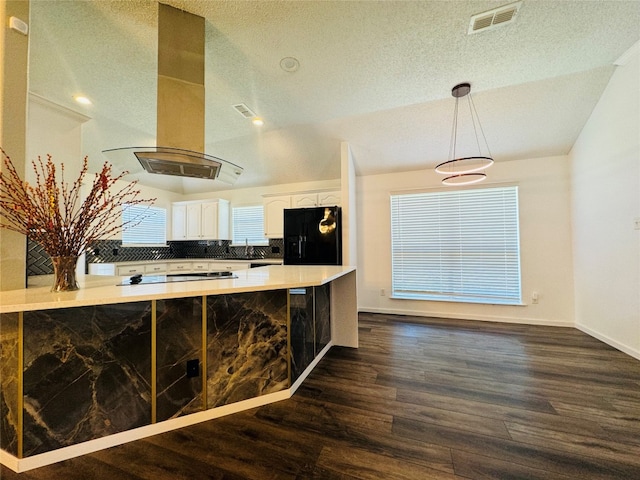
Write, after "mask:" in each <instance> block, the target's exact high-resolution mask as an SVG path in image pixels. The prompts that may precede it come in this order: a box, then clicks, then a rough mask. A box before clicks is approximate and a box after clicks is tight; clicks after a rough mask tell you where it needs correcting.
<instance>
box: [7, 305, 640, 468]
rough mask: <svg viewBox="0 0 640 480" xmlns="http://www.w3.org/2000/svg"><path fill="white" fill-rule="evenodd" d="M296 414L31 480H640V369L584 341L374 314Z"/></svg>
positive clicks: (249, 421) (516, 328)
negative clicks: (356, 343)
mask: <svg viewBox="0 0 640 480" xmlns="http://www.w3.org/2000/svg"><path fill="white" fill-rule="evenodd" d="M360 345H361V347H360V348H359V349H358V350H352V349H344V348H333V349H332V350H331V351H330V352H329V354H328V355H327V356H326V357H325V358H324V359H323V360H322V362H321V363H320V365H319V366H318V367H317V368H316V370H315V371H314V372H313V374H312V375H311V376H310V377H309V378H308V379H307V381H306V382H305V384H304V385H303V387H301V388H300V389H299V390H298V392H297V393H296V395H295V396H294V397H293V398H292V399H290V400H286V401H282V402H279V403H276V404H272V405H268V406H265V407H261V408H257V409H254V410H251V411H247V412H243V413H240V414H236V415H232V416H229V417H225V418H222V419H218V420H214V421H210V422H207V423H202V424H199V425H195V426H192V427H188V428H184V429H182V430H177V431H173V432H169V433H166V434H162V435H157V436H155V437H151V438H148V439H145V440H140V441H137V442H133V443H130V444H127V445H122V446H119V447H114V448H111V449H109V450H106V451H102V452H98V453H95V454H91V455H86V456H84V457H80V458H76V459H72V460H68V461H65V462H61V463H59V464H56V465H51V466H48V467H43V468H40V469H36V470H31V471H29V472H26V473H23V474H20V475H18V474H15V473H13V472H11V471H10V470H8V469H6V468H4V467H2V469H1V470H0V476H1V477H2V479H3V480H5V479H6V480H12V479H17V478H19V479H21V480H31V479H56V480H62V479H64V480H67V479H68V480H75V479H78V480H80V479H82V480H89V479H118V480H119V479H132V480H133V479H142V478H144V479H153V480H163V479H171V480H177V479H256V480H266V479H323V480H331V479H345V480H349V479H376V480H380V479H384V480H387V479H406V480H418V479H432V478H434V479H440V478H442V479H451V478H472V479H486V478H496V479H515V478H520V479H537V478H540V479H592V478H594V479H595V478H598V479H604V478H606V479H616V480H620V479H640V361H638V360H635V359H633V358H631V357H629V356H627V355H625V354H623V353H621V352H619V351H617V350H614V349H613V348H611V347H608V346H607V345H605V344H603V343H602V342H599V341H598V340H595V339H593V338H591V337H589V336H588V335H585V334H584V333H582V332H580V331H578V330H575V329H571V328H554V327H537V326H523V325H507V324H495V323H485V322H470V321H458V320H441V319H420V318H414V317H398V316H390V315H373V314H361V315H360Z"/></svg>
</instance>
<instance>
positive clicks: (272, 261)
mask: <svg viewBox="0 0 640 480" xmlns="http://www.w3.org/2000/svg"><path fill="white" fill-rule="evenodd" d="M181 262H211V263H228V262H230V263H253V264H260V265H282V262H283V259H282V258H164V259H162V258H159V259H157V260H127V261H126V262H117V261H116V262H100V263H95V262H94V263H93V264H94V265H104V264H109V265H119V266H123V265H146V264H150V263H181Z"/></svg>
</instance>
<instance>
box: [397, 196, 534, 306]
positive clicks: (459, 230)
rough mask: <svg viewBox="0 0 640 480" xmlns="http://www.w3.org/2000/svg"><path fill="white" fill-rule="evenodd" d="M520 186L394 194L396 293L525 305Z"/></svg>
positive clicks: (401, 295)
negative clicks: (523, 302)
mask: <svg viewBox="0 0 640 480" xmlns="http://www.w3.org/2000/svg"><path fill="white" fill-rule="evenodd" d="M518 221H519V220H518V187H515V186H512V187H511V186H510V187H498V188H483V189H468V190H457V191H438V192H430V193H411V194H401V195H391V262H392V290H393V297H394V298H404V299H421V300H441V301H452V302H471V303H492V304H507V305H515V304H520V303H521V288H520V240H519V237H520V234H519V226H518Z"/></svg>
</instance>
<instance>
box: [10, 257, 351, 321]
mask: <svg viewBox="0 0 640 480" xmlns="http://www.w3.org/2000/svg"><path fill="white" fill-rule="evenodd" d="M354 270H355V267H347V266H333V265H319V266H315V265H314V266H311V265H305V266H296V265H269V266H264V267H258V268H252V269H249V270H240V271H236V272H234V275H235V276H237V278H232V279H227V278H225V279H207V280H198V281H193V282H175V283H155V284H139V285H127V286H117V284H118V283H121V282H123V281H125V280H126V279H127V278H128V276H124V277H111V276H102V275H82V276H79V277H78V284H79V285H80V290H76V291H74V292H58V293H54V292H51V291H50V290H51V285H52V283H53V280H52V276H50V275H43V276H39V277H40V278H38V279H30V282H33V284H34V285H33V287H32V286H31V284H30V286H29V288H26V289H21V290H8V291H4V292H0V313H10V312H22V311H34V310H46V309H51V308H70V307H81V306H88V305H104V304H110V303H125V302H137V301H144V300H159V299H164V298H181V297H194V296H200V295H222V294H228V293H241V292H253V291H260V290H276V289H281V288H299V287H308V286H317V285H323V284H325V283H327V282H330V281H332V280H334V279H336V278H339V277H341V276H343V275H345V274H347V273H349V272H352V271H354ZM43 285H44V286H43Z"/></svg>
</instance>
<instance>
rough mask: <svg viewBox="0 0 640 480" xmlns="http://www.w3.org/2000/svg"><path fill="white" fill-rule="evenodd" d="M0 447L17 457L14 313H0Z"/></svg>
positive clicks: (16, 333)
mask: <svg viewBox="0 0 640 480" xmlns="http://www.w3.org/2000/svg"><path fill="white" fill-rule="evenodd" d="M0 446H1V447H2V450H4V451H6V452H9V453H10V454H12V455H18V314H17V313H1V314H0Z"/></svg>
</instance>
